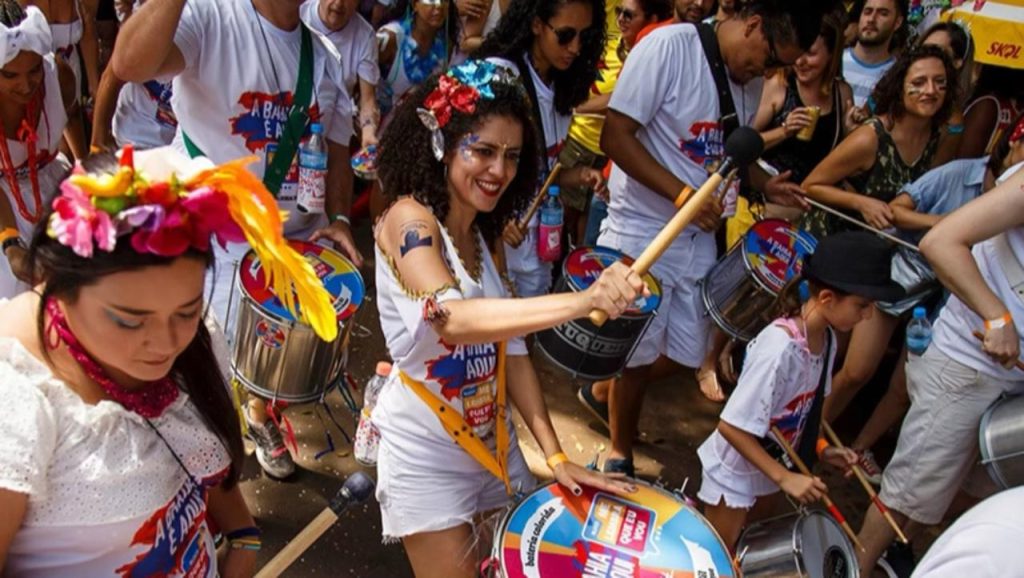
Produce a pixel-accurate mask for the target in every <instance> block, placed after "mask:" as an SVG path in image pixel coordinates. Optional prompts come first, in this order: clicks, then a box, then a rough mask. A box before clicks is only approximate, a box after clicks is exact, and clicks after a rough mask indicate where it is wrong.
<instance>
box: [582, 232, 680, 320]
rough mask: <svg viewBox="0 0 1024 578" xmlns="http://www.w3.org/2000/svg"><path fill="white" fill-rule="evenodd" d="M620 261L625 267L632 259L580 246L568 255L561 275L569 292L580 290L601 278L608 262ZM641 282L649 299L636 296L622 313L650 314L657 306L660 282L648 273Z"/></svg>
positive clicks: (609, 263)
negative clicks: (648, 291) (569, 289)
mask: <svg viewBox="0 0 1024 578" xmlns="http://www.w3.org/2000/svg"><path fill="white" fill-rule="evenodd" d="M616 261H621V262H623V263H625V264H626V265H632V264H633V258H632V257H630V256H628V255H624V254H622V253H620V252H619V251H616V250H615V249H609V248H608V247H580V248H578V249H576V250H574V251H573V252H572V253H569V256H568V257H566V258H565V263H564V264H563V265H562V275H563V277H564V278H565V279H566V281H567V282H568V283H569V286H570V287H571V288H572V289H573V291H584V290H586V289H587V288H589V287H590V286H591V285H593V283H594V281H597V278H598V277H600V276H601V272H602V271H604V270H605V269H607V268H608V267H611V265H612V263H614V262H616ZM644 282H645V283H647V287H648V288H649V289H650V290H651V295H650V297H644V296H642V295H641V296H640V297H638V298H637V300H636V302H634V303H633V306H632V307H630V308H629V309H627V310H626V315H650V314H651V313H653V312H654V311H655V310H657V309H658V305H661V283H658V280H657V279H655V278H654V276H653V275H651V274H650V273H648V274H646V275H644Z"/></svg>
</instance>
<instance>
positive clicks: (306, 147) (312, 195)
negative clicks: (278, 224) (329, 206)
mask: <svg viewBox="0 0 1024 578" xmlns="http://www.w3.org/2000/svg"><path fill="white" fill-rule="evenodd" d="M310 131H311V132H312V134H311V135H310V137H309V139H308V140H306V142H304V143H302V145H301V146H300V147H299V193H298V200H297V205H298V207H297V208H298V209H299V212H300V213H323V212H324V203H325V199H326V198H327V145H326V143H325V142H324V128H323V126H322V125H321V124H320V123H318V122H314V123H313V125H312V126H311V127H310Z"/></svg>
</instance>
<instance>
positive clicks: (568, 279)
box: [562, 245, 665, 354]
mask: <svg viewBox="0 0 1024 578" xmlns="http://www.w3.org/2000/svg"><path fill="white" fill-rule="evenodd" d="M596 247H600V248H602V249H605V250H608V251H613V252H615V253H617V254H618V255H619V257H620V259H621V258H622V257H629V258H630V259H633V257H631V256H629V255H627V254H625V253H623V252H622V251H619V250H618V249H612V248H611V247H605V246H604V245H589V246H584V247H577V248H576V249H573V250H572V251H570V252H569V255H572V254H573V253H575V252H577V251H586V250H591V251H592V250H593V249H594V248H596ZM633 260H634V261H636V260H635V259H633ZM568 269H569V259H568V257H566V259H565V261H564V262H563V263H562V278H563V279H565V286H566V287H567V288H568V289H569V291H568V292H569V293H580V292H582V291H586V288H582V289H581V288H579V287H576V286H575V284H574V283H572V275H570V274H569V271H568ZM602 271H603V269H602ZM647 277H650V279H651V281H653V282H654V287H649V288H650V289H657V290H658V306H657V307H655V308H654V309H653V310H651V311H649V312H647V313H643V312H637V313H630V312H629V311H626V312H625V313H623V314H622V315H619V319H627V320H631V321H632V320H640V319H643V318H644V317H650V316H651V315H654V314H655V313H656V312H657V311H658V309H660V308H661V302H662V299H663V296H664V294H665V292H664V289H663V288H662V285H661V280H660V279H658V277H657V276H655V275H654V273H651V272H650V271H648V272H647V273H645V274H644V275H642V276H641V277H640V278H641V279H646V278H647ZM645 330H646V329H645ZM632 353H633V352H632V350H630V354H632Z"/></svg>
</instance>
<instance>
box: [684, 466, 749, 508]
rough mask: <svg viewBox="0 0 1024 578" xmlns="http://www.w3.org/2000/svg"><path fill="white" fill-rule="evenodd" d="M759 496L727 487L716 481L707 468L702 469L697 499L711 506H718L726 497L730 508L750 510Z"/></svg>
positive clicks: (726, 503) (726, 502)
mask: <svg viewBox="0 0 1024 578" xmlns="http://www.w3.org/2000/svg"><path fill="white" fill-rule="evenodd" d="M757 498H758V497H757V496H755V495H753V494H750V493H744V492H739V491H736V490H734V489H730V488H727V487H725V486H724V485H723V484H720V483H718V482H716V481H715V479H714V477H712V476H710V475H709V474H708V471H707V470H702V471H701V482H700V491H699V492H697V499H698V500H700V501H702V502H704V503H705V504H707V505H709V506H717V505H718V504H719V503H721V502H722V501H723V499H724V501H725V505H726V506H727V507H729V508H734V509H737V510H740V509H742V510H749V509H750V508H753V507H754V502H756V501H757Z"/></svg>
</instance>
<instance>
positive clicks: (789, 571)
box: [736, 510, 860, 578]
mask: <svg viewBox="0 0 1024 578" xmlns="http://www.w3.org/2000/svg"><path fill="white" fill-rule="evenodd" d="M736 551H737V552H739V553H740V556H742V560H741V562H740V569H741V570H742V571H743V576H744V578H769V577H771V578H859V576H860V569H859V567H858V566H857V553H856V551H854V549H853V544H851V543H850V540H849V539H848V538H847V537H846V534H844V533H843V528H842V527H841V526H840V525H839V524H838V523H837V522H836V521H835V520H833V519H832V518H831V517H829V515H828V514H826V513H825V512H820V511H817V510H809V511H804V512H801V513H798V514H787V515H785V516H782V517H779V518H772V519H770V520H765V521H763V522H759V523H757V524H754V525H752V526H751V527H750V528H748V529H747V530H746V531H744V532H743V534H742V535H741V536H740V541H739V543H738V545H737V546H736Z"/></svg>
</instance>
